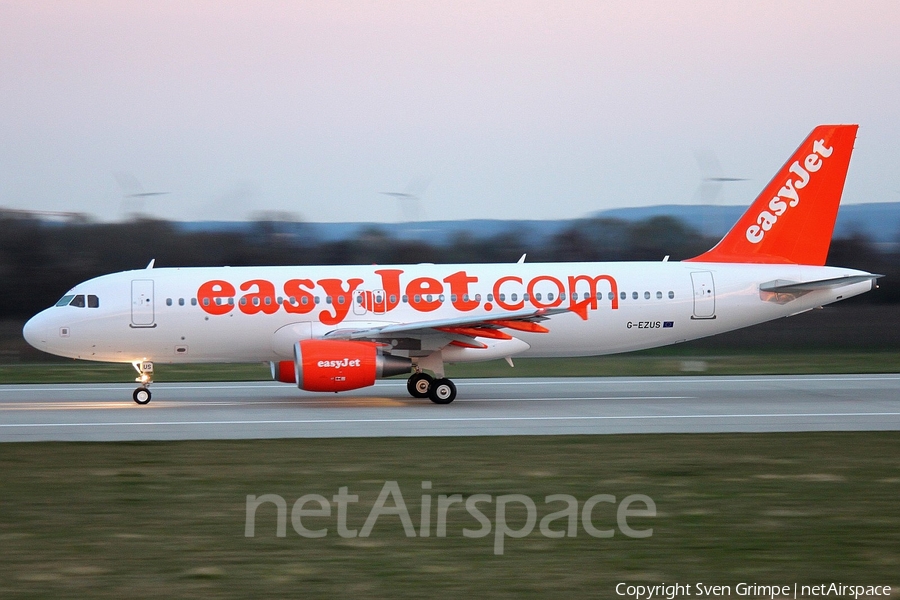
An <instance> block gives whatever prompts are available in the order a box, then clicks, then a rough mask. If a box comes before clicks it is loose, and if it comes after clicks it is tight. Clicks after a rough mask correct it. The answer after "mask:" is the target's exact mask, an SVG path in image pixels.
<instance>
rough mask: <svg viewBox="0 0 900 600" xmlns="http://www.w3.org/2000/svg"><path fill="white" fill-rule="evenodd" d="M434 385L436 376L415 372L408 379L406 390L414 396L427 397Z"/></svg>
mask: <svg viewBox="0 0 900 600" xmlns="http://www.w3.org/2000/svg"><path fill="white" fill-rule="evenodd" d="M433 385H434V377H432V376H431V375H429V374H427V373H415V374H414V375H413V376H412V377H410V378H409V379H407V380H406V391H408V392H409V395H410V396H412V397H413V398H427V397H428V393H429V392H430V391H431V387H432V386H433Z"/></svg>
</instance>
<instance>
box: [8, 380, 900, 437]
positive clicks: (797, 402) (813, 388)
mask: <svg viewBox="0 0 900 600" xmlns="http://www.w3.org/2000/svg"><path fill="white" fill-rule="evenodd" d="M456 383H457V385H458V388H459V396H458V397H457V399H456V401H455V402H453V403H452V404H450V405H446V406H439V405H435V404H432V403H431V402H429V401H428V400H418V399H414V398H411V397H409V395H407V393H406V389H405V382H404V381H402V380H389V381H380V382H378V383H377V384H376V386H375V387H373V388H367V389H364V390H360V391H358V392H356V393H345V394H339V395H338V394H330V395H329V394H312V393H309V392H303V391H300V390H298V389H297V388H295V387H292V386H289V385H284V384H279V383H274V382H250V383H169V384H167V383H157V384H154V385H153V401H152V402H151V403H150V404H148V405H146V406H138V405H137V404H135V403H134V402H132V401H131V391H132V389H133V388H132V386H131V385H124V384H84V385H4V386H0V441H2V442H15V441H50V440H59V441H117V440H181V439H239V438H292V437H304V438H311V437H381V436H462V435H555V434H611V433H710V432H741V431H744V432H750V431H753V432H762V431H849V430H873V431H874V430H898V429H900V374H897V375H810V376H754V377H746V376H744V377H637V378H633V377H628V378H558V379H547V378H540V379H538V378H523V379H460V380H457V382H456Z"/></svg>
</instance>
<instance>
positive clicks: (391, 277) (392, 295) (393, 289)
mask: <svg viewBox="0 0 900 600" xmlns="http://www.w3.org/2000/svg"><path fill="white" fill-rule="evenodd" d="M402 273H403V270H402V269H380V270H378V271H375V274H376V275H381V289H383V290H384V296H385V297H384V311H381V310H380V309H381V303H378V306H377V307H376V306H375V302H374V300H373V302H372V308H371V309H370V310H374V311H375V312H387V311H389V310H394V309H395V308H397V305H398V304H400V275H401V274H402ZM367 300H368V294H367Z"/></svg>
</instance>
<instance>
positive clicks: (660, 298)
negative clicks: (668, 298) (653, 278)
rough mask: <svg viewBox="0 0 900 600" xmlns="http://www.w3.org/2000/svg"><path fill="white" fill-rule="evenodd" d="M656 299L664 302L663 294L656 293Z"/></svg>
mask: <svg viewBox="0 0 900 600" xmlns="http://www.w3.org/2000/svg"><path fill="white" fill-rule="evenodd" d="M656 299H657V300H662V292H656Z"/></svg>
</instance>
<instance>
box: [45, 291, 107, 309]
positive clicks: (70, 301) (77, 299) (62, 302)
mask: <svg viewBox="0 0 900 600" xmlns="http://www.w3.org/2000/svg"><path fill="white" fill-rule="evenodd" d="M56 306H76V307H78V308H85V307H87V308H100V297H99V296H95V295H94V294H88V295H87V296H85V295H84V294H66V295H65V296H63V297H62V298H60V299H59V302H57V303H56Z"/></svg>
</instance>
